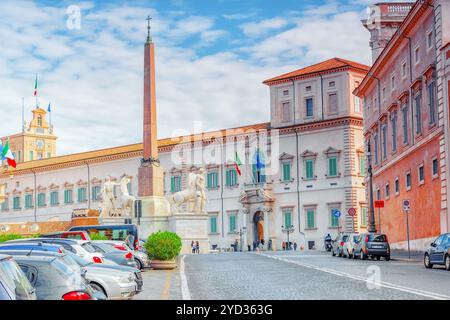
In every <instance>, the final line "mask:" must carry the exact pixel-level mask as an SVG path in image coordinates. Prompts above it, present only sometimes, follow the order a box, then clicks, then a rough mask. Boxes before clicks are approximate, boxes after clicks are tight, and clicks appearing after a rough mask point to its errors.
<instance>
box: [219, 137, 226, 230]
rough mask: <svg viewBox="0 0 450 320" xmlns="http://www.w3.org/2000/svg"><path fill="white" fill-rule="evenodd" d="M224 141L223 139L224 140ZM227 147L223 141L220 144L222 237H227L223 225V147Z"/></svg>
mask: <svg viewBox="0 0 450 320" xmlns="http://www.w3.org/2000/svg"><path fill="white" fill-rule="evenodd" d="M222 141H223V140H222ZM224 147H225V143H223V142H222V145H221V146H220V162H221V164H220V204H221V211H222V238H224V237H225V231H224V227H223V222H224V215H225V213H224V212H223V209H224V204H223V163H224V162H223V148H224Z"/></svg>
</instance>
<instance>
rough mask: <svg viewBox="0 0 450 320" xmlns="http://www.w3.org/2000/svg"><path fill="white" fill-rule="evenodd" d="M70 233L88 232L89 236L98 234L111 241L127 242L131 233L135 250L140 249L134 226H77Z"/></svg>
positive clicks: (136, 230)
mask: <svg viewBox="0 0 450 320" xmlns="http://www.w3.org/2000/svg"><path fill="white" fill-rule="evenodd" d="M69 231H87V233H89V235H92V234H98V235H101V236H105V237H107V238H108V239H109V240H116V241H125V239H126V238H127V236H128V233H130V234H131V235H132V236H133V237H134V248H133V249H134V250H138V248H139V234H138V228H137V226H136V225H134V224H111V225H107V224H106V225H97V226H77V227H72V228H70V229H69Z"/></svg>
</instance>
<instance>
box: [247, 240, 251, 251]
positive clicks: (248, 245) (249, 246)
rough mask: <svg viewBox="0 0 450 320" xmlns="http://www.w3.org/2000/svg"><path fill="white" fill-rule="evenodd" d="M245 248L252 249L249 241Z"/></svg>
mask: <svg viewBox="0 0 450 320" xmlns="http://www.w3.org/2000/svg"><path fill="white" fill-rule="evenodd" d="M247 249H248V251H252V246H251V244H250V241H249V242H247Z"/></svg>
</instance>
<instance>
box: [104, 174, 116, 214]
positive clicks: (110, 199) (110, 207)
mask: <svg viewBox="0 0 450 320" xmlns="http://www.w3.org/2000/svg"><path fill="white" fill-rule="evenodd" d="M115 185H116V183H114V182H113V181H111V177H109V176H108V177H106V179H105V183H103V186H102V216H111V215H112V213H113V212H114V211H115V210H116V205H115V203H114V187H115Z"/></svg>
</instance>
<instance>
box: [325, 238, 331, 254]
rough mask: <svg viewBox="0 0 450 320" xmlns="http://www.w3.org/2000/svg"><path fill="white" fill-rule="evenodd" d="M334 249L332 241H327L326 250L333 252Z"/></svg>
mask: <svg viewBox="0 0 450 320" xmlns="http://www.w3.org/2000/svg"><path fill="white" fill-rule="evenodd" d="M332 249H333V245H332V244H331V240H325V250H326V251H328V252H331V250H332Z"/></svg>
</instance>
